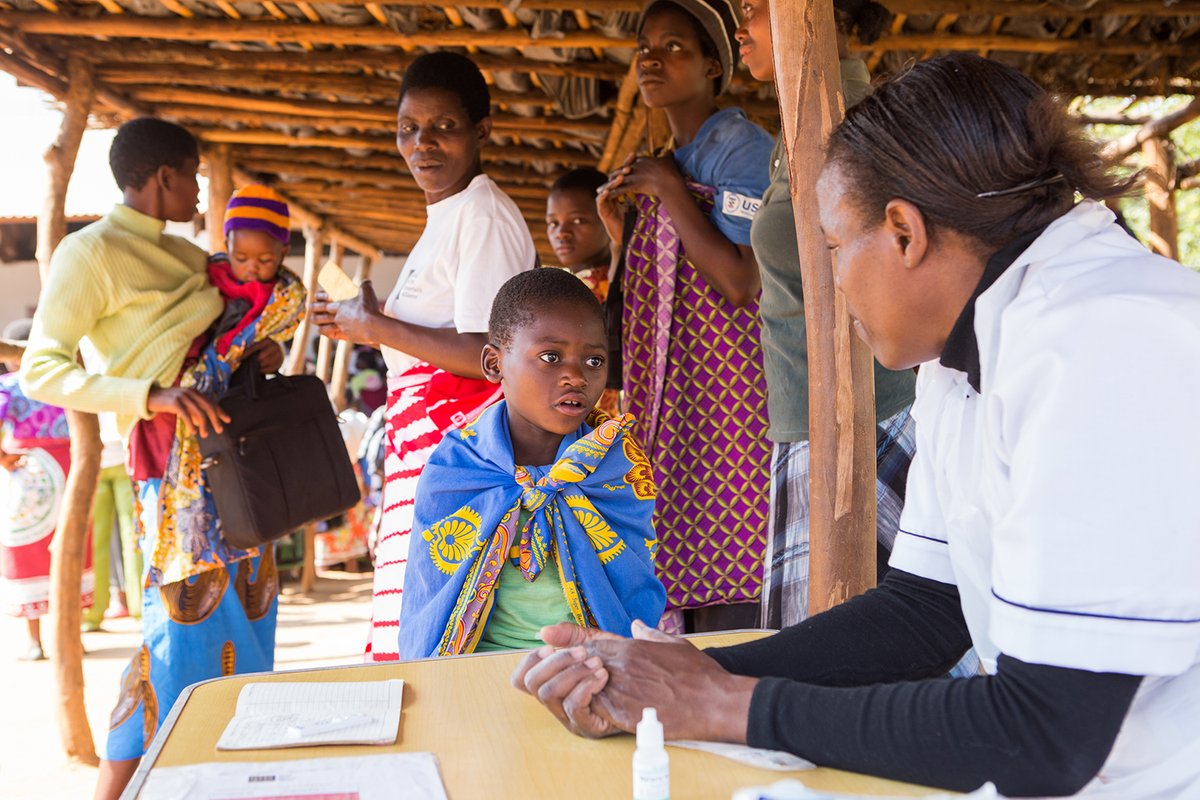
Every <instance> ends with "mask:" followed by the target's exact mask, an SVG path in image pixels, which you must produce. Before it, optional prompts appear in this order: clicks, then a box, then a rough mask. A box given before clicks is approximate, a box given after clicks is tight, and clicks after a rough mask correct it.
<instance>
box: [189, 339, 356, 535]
mask: <svg viewBox="0 0 1200 800" xmlns="http://www.w3.org/2000/svg"><path fill="white" fill-rule="evenodd" d="M217 402H218V403H219V404H220V406H221V408H222V409H223V410H224V411H225V413H226V414H228V415H229V418H230V422H229V423H228V424H226V425H225V430H223V431H222V432H221V433H213V432H210V433H209V434H208V436H204V437H201V438H200V440H199V441H200V455H201V457H202V458H203V462H202V464H201V467H202V469H203V470H204V480H205V482H206V483H207V485H208V487H209V489H210V490H211V491H212V494H213V499H214V501H215V502H216V505H217V516H218V518H219V519H220V529H221V534H222V535H223V536H224V537H225V541H227V542H229V544H231V545H233V546H234V547H240V548H251V547H258V546H259V545H261V544H265V543H267V542H271V541H274V540H275V539H278V538H279V537H281V536H284V535H285V534H288V533H290V532H292V531H293V530H295V529H296V528H299V527H301V526H303V525H307V524H308V523H310V522H316V521H318V520H322V519H326V518H328V517H332V516H334V515H336V514H340V513H341V512H343V511H345V510H346V509H348V508H350V507H352V506H353V505H354V504H355V503H357V502H358V501H359V499H360V493H359V488H358V481H357V480H356V479H355V477H354V468H353V467H352V466H351V464H350V456H349V454H348V453H347V452H346V445H345V444H344V443H343V441H342V435H341V432H340V431H339V430H338V423H337V417H336V415H335V414H334V413H333V406H332V405H331V404H330V402H329V396H328V395H327V394H326V389H325V384H324V383H323V382H322V381H321V380H320V379H319V378H317V377H315V376H312V375H294V376H284V375H277V376H275V377H272V378H269V379H268V378H266V377H264V376H263V375H262V373H261V371H260V370H259V367H258V362H257V361H256V360H255V359H253V358H251V359H250V360H249V361H247V362H246V363H245V364H243V365H242V366H241V367H240V368H239V369H238V370H237V372H235V373H234V375H233V378H232V379H231V381H230V386H229V390H228V391H226V392H225V393H224V394H222V395H221V396H220V397H219V398H217Z"/></svg>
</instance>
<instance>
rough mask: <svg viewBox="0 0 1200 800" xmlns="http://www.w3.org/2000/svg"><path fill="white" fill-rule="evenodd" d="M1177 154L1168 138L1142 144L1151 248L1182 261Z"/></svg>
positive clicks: (1159, 137) (1162, 137)
mask: <svg viewBox="0 0 1200 800" xmlns="http://www.w3.org/2000/svg"><path fill="white" fill-rule="evenodd" d="M1174 161H1175V159H1174V154H1173V152H1172V148H1171V143H1170V141H1169V140H1168V139H1167V137H1165V136H1156V137H1154V138H1152V139H1147V140H1146V141H1145V142H1143V143H1142V169H1143V170H1144V173H1143V174H1144V178H1143V188H1144V190H1145V194H1146V200H1147V201H1148V202H1149V204H1150V238H1149V241H1148V242H1147V243H1146V244H1147V246H1149V248H1150V249H1151V250H1153V251H1154V252H1155V253H1158V254H1159V255H1161V256H1166V257H1167V258H1174V259H1178V258H1179V219H1178V218H1177V217H1176V215H1175V192H1174V186H1175V175H1174V171H1175V169H1174V167H1175V164H1174Z"/></svg>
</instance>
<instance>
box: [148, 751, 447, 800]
mask: <svg viewBox="0 0 1200 800" xmlns="http://www.w3.org/2000/svg"><path fill="white" fill-rule="evenodd" d="M397 797H403V798H404V800H446V788H445V786H443V785H442V777H441V775H440V774H439V773H438V764H437V758H435V757H434V755H433V753H388V754H384V755H376V756H351V757H348V758H305V759H300V760H298V761H272V762H254V761H236V762H223V763H209V764H192V765H190V766H186V767H158V768H155V769H153V770H151V771H150V776H149V777H148V778H147V779H146V785H145V786H144V787H143V788H142V791H141V793H140V794H139V795H138V798H139V800H296V799H297V798H309V799H310V800H311V799H312V798H322V800H395V798H397Z"/></svg>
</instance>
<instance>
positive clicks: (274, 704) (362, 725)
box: [217, 680, 404, 750]
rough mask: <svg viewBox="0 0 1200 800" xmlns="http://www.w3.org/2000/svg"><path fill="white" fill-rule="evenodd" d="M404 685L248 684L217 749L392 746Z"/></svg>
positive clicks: (378, 683) (358, 683)
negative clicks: (321, 745)
mask: <svg viewBox="0 0 1200 800" xmlns="http://www.w3.org/2000/svg"><path fill="white" fill-rule="evenodd" d="M403 691H404V681H402V680H387V681H360V682H347V683H328V682H326V683H322V682H312V681H309V682H284V681H280V682H269V683H268V682H263V683H248V684H246V685H245V686H243V687H242V690H241V692H239V693H238V700H237V708H236V709H235V711H234V714H233V719H231V720H229V724H228V725H226V726H225V731H224V733H222V734H221V738H220V740H218V742H217V749H218V750H258V749H266V748H276V747H311V746H312V745H320V744H391V743H393V742H395V741H396V734H397V733H398V731H399V729H400V705H401V700H402V697H403Z"/></svg>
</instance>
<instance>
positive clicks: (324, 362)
mask: <svg viewBox="0 0 1200 800" xmlns="http://www.w3.org/2000/svg"><path fill="white" fill-rule="evenodd" d="M345 252H346V248H344V247H342V244H341V242H339V241H338V240H337V239H334V240H333V241H332V242H330V244H329V260H330V261H332V262H333V263H335V264H337V265H338V266H339V267H340V266H341V265H342V256H343V255H344V254H345ZM322 263H324V262H322ZM332 366H333V341H332V340H330V339H328V338H326V337H324V336H322V337H321V338H320V340H319V341H318V342H317V377H318V378H320V379H321V380H323V381H325V385H326V386H328V385H329V380H330V378H331V377H332V376H331V374H330V369H331V368H332Z"/></svg>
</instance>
